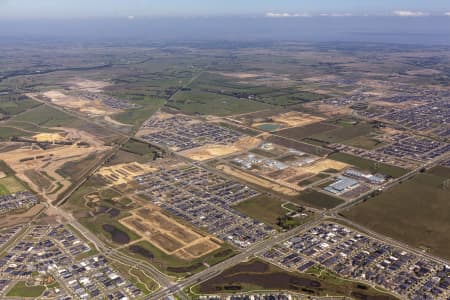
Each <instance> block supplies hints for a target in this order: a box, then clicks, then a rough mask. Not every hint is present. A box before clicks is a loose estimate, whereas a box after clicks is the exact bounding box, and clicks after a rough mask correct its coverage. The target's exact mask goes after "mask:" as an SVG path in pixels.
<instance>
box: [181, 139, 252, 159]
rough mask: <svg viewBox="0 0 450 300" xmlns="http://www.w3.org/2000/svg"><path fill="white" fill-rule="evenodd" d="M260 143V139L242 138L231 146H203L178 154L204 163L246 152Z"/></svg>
mask: <svg viewBox="0 0 450 300" xmlns="http://www.w3.org/2000/svg"><path fill="white" fill-rule="evenodd" d="M260 143H261V140H260V139H257V138H254V137H244V138H242V139H240V140H239V141H237V142H236V143H234V144H232V145H216V144H211V145H205V146H201V147H198V148H194V149H189V150H186V151H182V152H179V154H181V155H183V156H185V157H188V158H190V159H193V160H196V161H204V160H209V159H213V158H217V157H221V156H226V155H230V154H234V153H237V152H241V151H247V150H250V149H252V148H255V147H257V146H258V145H259V144H260Z"/></svg>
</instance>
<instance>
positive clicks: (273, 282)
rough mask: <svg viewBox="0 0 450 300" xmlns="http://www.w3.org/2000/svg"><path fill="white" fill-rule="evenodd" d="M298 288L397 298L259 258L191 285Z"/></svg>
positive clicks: (215, 289) (229, 289) (233, 289)
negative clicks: (282, 267)
mask: <svg viewBox="0 0 450 300" xmlns="http://www.w3.org/2000/svg"><path fill="white" fill-rule="evenodd" d="M264 290H266V291H294V292H298V293H302V294H307V295H309V296H328V297H329V296H345V297H349V298H351V299H372V297H373V299H384V300H393V299H397V298H396V297H394V296H391V295H389V294H386V293H383V292H379V291H377V290H375V289H373V288H371V287H369V286H367V285H365V284H362V283H357V282H352V281H348V280H344V279H341V278H338V277H334V276H331V275H326V274H324V275H322V276H318V275H316V274H301V273H297V272H288V271H285V270H283V269H281V268H279V267H277V266H274V265H272V264H269V263H267V262H264V261H262V260H259V259H254V260H251V261H249V262H244V263H240V264H238V265H236V266H233V267H231V268H229V269H227V270H225V271H223V272H222V273H221V274H220V275H218V276H216V277H213V278H211V279H209V280H207V281H204V282H202V283H200V284H198V285H195V286H194V287H192V288H191V291H192V292H193V293H194V294H195V295H201V294H217V293H229V294H232V293H242V292H251V291H264Z"/></svg>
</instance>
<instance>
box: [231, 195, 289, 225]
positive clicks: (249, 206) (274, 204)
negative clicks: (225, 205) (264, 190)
mask: <svg viewBox="0 0 450 300" xmlns="http://www.w3.org/2000/svg"><path fill="white" fill-rule="evenodd" d="M281 204H283V202H282V201H280V200H278V199H276V198H274V197H271V196H269V195H261V196H257V197H254V198H251V199H248V200H245V201H243V202H241V203H239V204H238V205H236V206H235V207H234V208H235V209H237V210H238V211H240V212H242V213H244V214H245V215H247V216H250V217H252V218H255V219H256V220H259V221H261V222H264V223H266V224H268V225H271V226H273V227H278V225H277V221H278V218H279V217H281V216H284V215H285V214H286V213H287V212H288V211H287V210H286V209H284V208H282V207H281Z"/></svg>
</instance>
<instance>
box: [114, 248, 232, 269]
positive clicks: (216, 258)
mask: <svg viewBox="0 0 450 300" xmlns="http://www.w3.org/2000/svg"><path fill="white" fill-rule="evenodd" d="M131 246H132V247H133V246H134V247H137V248H134V250H133V248H132V249H130V248H127V249H121V251H123V252H124V253H125V254H127V255H130V256H133V257H136V258H138V259H141V260H144V261H148V262H150V263H151V264H153V265H154V266H155V267H157V268H158V269H159V270H160V271H161V272H164V273H166V274H168V275H170V276H174V277H179V278H181V277H185V276H188V275H190V274H194V273H197V272H200V271H201V270H204V269H206V268H207V265H209V266H212V265H215V264H217V263H219V262H221V261H224V260H225V259H227V258H230V257H231V256H233V255H234V254H235V251H234V249H233V248H232V247H231V246H230V245H228V244H222V246H221V247H220V248H219V249H217V250H216V251H214V252H211V253H209V254H207V255H206V256H203V257H200V258H197V259H194V260H190V261H186V260H182V259H180V258H178V257H175V256H173V255H168V254H166V253H165V252H163V251H161V250H160V249H159V248H157V247H155V246H153V245H152V244H151V243H149V242H147V241H141V242H137V243H135V244H133V245H131Z"/></svg>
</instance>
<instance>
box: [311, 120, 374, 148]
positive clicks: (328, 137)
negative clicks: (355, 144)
mask: <svg viewBox="0 0 450 300" xmlns="http://www.w3.org/2000/svg"><path fill="white" fill-rule="evenodd" d="M373 131H374V129H373V128H372V125H370V124H365V123H359V124H356V125H352V126H343V127H339V128H336V129H332V130H329V131H326V132H322V133H319V134H315V135H312V136H311V137H310V138H311V139H313V140H318V141H321V142H324V143H327V144H333V143H341V142H344V141H347V140H351V139H354V138H356V137H359V136H364V135H368V134H370V133H371V132H373Z"/></svg>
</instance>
